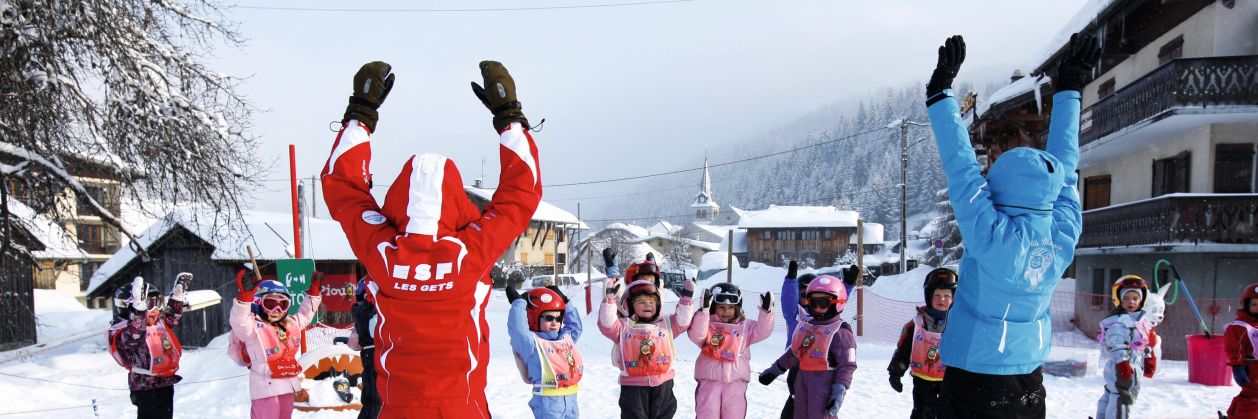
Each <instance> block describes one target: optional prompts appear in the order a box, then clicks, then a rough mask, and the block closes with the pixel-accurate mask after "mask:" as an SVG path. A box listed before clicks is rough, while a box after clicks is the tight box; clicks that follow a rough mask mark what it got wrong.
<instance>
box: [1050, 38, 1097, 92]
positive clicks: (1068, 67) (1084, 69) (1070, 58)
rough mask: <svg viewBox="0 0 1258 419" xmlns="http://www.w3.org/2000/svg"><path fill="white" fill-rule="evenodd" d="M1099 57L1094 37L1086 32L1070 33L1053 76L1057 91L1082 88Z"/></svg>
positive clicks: (1088, 79)
mask: <svg viewBox="0 0 1258 419" xmlns="http://www.w3.org/2000/svg"><path fill="white" fill-rule="evenodd" d="M1100 58H1101V45H1100V44H1099V43H1097V42H1096V38H1093V37H1092V35H1088V34H1077V33H1076V34H1073V35H1070V43H1069V44H1067V45H1066V52H1065V57H1064V58H1062V60H1061V63H1060V64H1058V66H1057V75H1056V76H1055V77H1053V85H1054V87H1056V89H1057V91H1058V92H1060V91H1064V90H1076V91H1079V90H1083V86H1086V85H1087V84H1088V81H1090V80H1091V79H1092V68H1093V67H1094V66H1095V65H1096V61H1097V60H1098V59H1100Z"/></svg>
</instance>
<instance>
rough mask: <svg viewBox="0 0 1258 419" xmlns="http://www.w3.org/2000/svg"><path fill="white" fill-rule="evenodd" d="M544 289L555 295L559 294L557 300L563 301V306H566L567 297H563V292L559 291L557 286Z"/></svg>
mask: <svg viewBox="0 0 1258 419" xmlns="http://www.w3.org/2000/svg"><path fill="white" fill-rule="evenodd" d="M546 289H548V290H551V291H554V292H555V294H559V299H561V300H563V303H564V304H568V296H567V295H564V294H563V291H560V290H559V287H558V286H556V285H550V286H547V287H546Z"/></svg>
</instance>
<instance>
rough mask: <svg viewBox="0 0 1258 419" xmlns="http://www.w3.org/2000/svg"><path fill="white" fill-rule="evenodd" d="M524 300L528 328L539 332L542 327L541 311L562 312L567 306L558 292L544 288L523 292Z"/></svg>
mask: <svg viewBox="0 0 1258 419" xmlns="http://www.w3.org/2000/svg"><path fill="white" fill-rule="evenodd" d="M524 301H526V302H528V304H527V306H528V308H527V309H526V312H527V315H528V319H529V330H532V331H534V332H540V331H541V329H542V320H541V319H540V317H541V316H542V313H545V312H547V311H558V312H563V311H564V309H566V308H567V305H566V304H564V302H563V298H561V297H560V296H559V294H557V293H555V292H554V291H551V290H549V289H546V288H533V289H531V290H529V291H528V292H526V293H524Z"/></svg>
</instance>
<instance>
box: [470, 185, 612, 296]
mask: <svg viewBox="0 0 1258 419" xmlns="http://www.w3.org/2000/svg"><path fill="white" fill-rule="evenodd" d="M464 191H465V192H467V197H468V198H470V199H471V200H472V203H473V204H476V207H477V208H478V209H480V210H482V211H483V210H484V209H485V206H487V205H489V201H490V200H492V199H493V196H494V189H489V188H483V187H481V185H480V181H479V180H477V181H476V184H474V185H472V186H469V187H467V188H464ZM586 229H588V227H586V226H585V224H584V223H582V222H581V221H580V220H578V219H577V217H576V216H575V215H572V213H570V212H568V211H564V210H563V209H562V208H559V207H557V206H555V205H553V204H551V203H549V202H546V201H542V202H541V203H539V204H538V206H537V211H536V212H534V213H533V219H532V221H530V222H529V227H528V230H525V232H524V234H521V235H520V237H517V238H516V240H515V242H514V243H512V244H511V248H509V249H507V251H506V252H505V253H503V254H502V257H500V258H498V266H500V267H502V268H504V269H506V270H523V271H526V272H525V274H526V275H527V276H532V275H542V274H547V275H549V274H553V273H566V272H569V261H568V251H569V247H570V246H569V245H570V244H571V240H570V239H569V237H572V236H573V233H575V232H578V231H580V230H586ZM495 279H497V278H495Z"/></svg>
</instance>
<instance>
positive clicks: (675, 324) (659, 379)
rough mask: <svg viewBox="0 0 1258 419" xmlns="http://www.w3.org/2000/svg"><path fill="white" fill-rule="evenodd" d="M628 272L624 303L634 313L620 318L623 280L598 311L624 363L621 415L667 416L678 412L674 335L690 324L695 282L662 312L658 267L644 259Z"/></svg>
mask: <svg viewBox="0 0 1258 419" xmlns="http://www.w3.org/2000/svg"><path fill="white" fill-rule="evenodd" d="M626 271H631V272H634V274H633V276H632V277H629V276H626V278H627V280H630V281H631V282H629V285H628V286H626V287H625V294H624V297H623V298H621V299H620V304H619V305H620V306H621V307H622V308H623V309H624V310H625V312H626V313H628V314H629V316H628V317H625V318H620V317H619V315H618V314H617V309H616V306H617V304H616V293H617V291H618V290H619V288H620V284H616V283H615V281H610V282H608V284H609V285H610V286H609V287H608V288H607V289H606V290H605V291H604V293H603V295H604V297H603V304H602V306H601V307H600V308H599V312H598V330H599V331H600V332H602V333H603V336H607V338H608V339H611V340H612V361H613V362H615V363H616V367H617V368H620V379H619V381H620V400H619V404H620V417H621V418H622V419H668V418H672V417H673V415H674V414H676V413H677V398H676V397H675V396H674V395H673V377H674V376H675V375H677V369H676V368H673V360H674V359H673V358H674V354H675V353H676V350H675V349H674V345H673V337H674V336H677V335H678V334H680V333H682V332H685V331H686V330H687V329H689V328H690V320H691V317H692V312H691V310H693V304H692V302H691V297H692V296H693V292H694V291H693V290H694V282H691V281H687V282H686V288H685V289H684V290H683V291H682V292H681V300H679V301H678V302H677V310H676V312H674V313H673V314H672V315H671V316H664V315H663V308H664V307H663V305H662V304H661V303H662V301H661V298H660V293H659V291H658V289H657V288H656V285H655V284H656V282H657V281H658V278H659V268H657V267H656V266H655V263H652V262H649V261H648V262H641V263H638V264H636V265H634V266H631V267H630V268H629V269H626Z"/></svg>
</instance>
